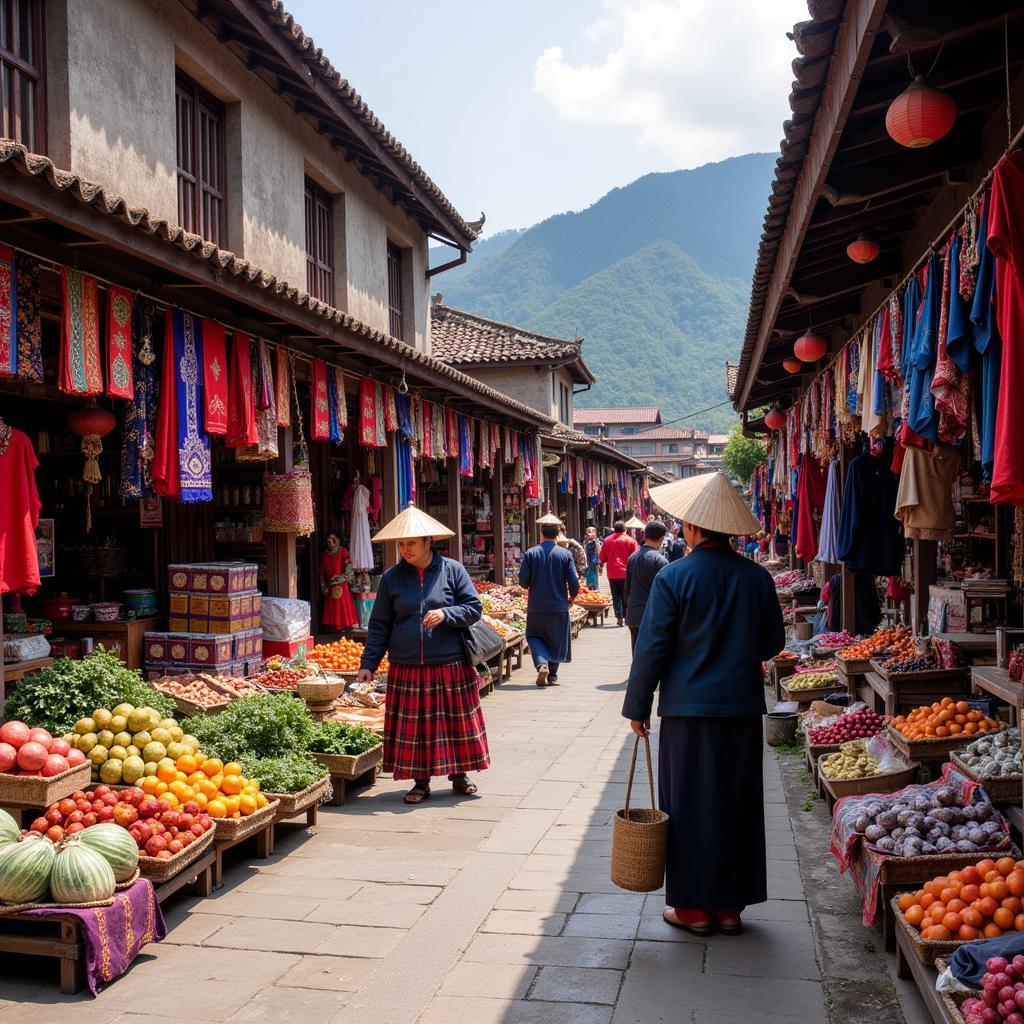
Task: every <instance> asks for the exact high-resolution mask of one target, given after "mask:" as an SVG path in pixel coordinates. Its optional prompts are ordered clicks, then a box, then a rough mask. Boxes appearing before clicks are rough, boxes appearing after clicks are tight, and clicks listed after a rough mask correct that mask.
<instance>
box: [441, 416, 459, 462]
mask: <svg viewBox="0 0 1024 1024" xmlns="http://www.w3.org/2000/svg"><path fill="white" fill-rule="evenodd" d="M444 438H445V441H444V446H445V449H446V451H447V454H448V458H450V459H457V458H458V457H459V420H458V417H457V416H456V415H455V413H454V411H453V410H451V409H445V411H444Z"/></svg>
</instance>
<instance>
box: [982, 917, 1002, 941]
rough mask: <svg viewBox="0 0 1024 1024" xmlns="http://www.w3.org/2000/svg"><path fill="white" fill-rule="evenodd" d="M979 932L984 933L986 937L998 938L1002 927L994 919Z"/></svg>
mask: <svg viewBox="0 0 1024 1024" xmlns="http://www.w3.org/2000/svg"><path fill="white" fill-rule="evenodd" d="M981 934H982V935H984V936H985V938H986V939H998V938H999V936H1000V935H1002V934H1003V929H1002V928H1000V927H999V925H997V924H996V923H995V922H994V921H990V922H989V923H988V924H987V925H985V927H984V928H982V930H981Z"/></svg>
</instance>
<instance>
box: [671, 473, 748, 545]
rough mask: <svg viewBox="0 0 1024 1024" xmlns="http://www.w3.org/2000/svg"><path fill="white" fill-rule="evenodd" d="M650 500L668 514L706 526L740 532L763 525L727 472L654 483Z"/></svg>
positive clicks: (705, 527) (733, 533)
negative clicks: (729, 478) (730, 480)
mask: <svg viewBox="0 0 1024 1024" xmlns="http://www.w3.org/2000/svg"><path fill="white" fill-rule="evenodd" d="M651 500H652V501H653V502H654V503H655V504H656V505H657V506H658V508H661V509H664V510H665V511H666V512H667V513H668V514H669V515H672V516H675V517H676V518H677V519H682V520H683V522H685V523H689V524H690V525H691V526H699V527H700V528H701V529H704V530H714V531H715V532H716V533H728V534H732V535H733V536H737V535H739V534H743V533H757V531H758V530H760V529H761V524H760V523H759V522H758V521H757V519H756V518H755V517H754V514H753V512H751V511H750V509H749V508H748V507H747V505H746V504H745V503H744V501H743V499H742V498H741V497H740V496H739V495H738V494H737V493H736V488H735V487H733V485H732V484H731V483H729V481H728V479H727V478H726V475H725V474H724V473H720V472H718V473H704V474H703V475H701V476H691V477H688V478H687V479H685V480H674V481H673V482H672V483H670V484H662V485H661V486H659V487H652V488H651Z"/></svg>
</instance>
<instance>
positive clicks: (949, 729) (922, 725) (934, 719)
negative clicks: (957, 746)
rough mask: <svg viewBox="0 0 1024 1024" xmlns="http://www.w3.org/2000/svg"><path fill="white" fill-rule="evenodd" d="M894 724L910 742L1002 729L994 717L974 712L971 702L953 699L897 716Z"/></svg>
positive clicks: (949, 698) (893, 721)
mask: <svg viewBox="0 0 1024 1024" xmlns="http://www.w3.org/2000/svg"><path fill="white" fill-rule="evenodd" d="M892 725H893V728H894V729H895V730H896V731H897V732H899V733H901V734H902V735H903V736H905V737H906V738H907V739H908V740H937V739H942V738H944V737H948V736H960V735H961V734H962V735H964V736H975V735H977V734H978V733H982V732H993V731H996V730H999V729H1001V728H1002V725H1001V723H999V722H997V721H996V720H995V719H994V718H989V717H988V716H987V715H983V714H982V713H981V712H980V711H974V710H972V708H971V705H970V704H968V703H967V701H965V700H960V701H954V700H953V698H952V697H943V698H942V700H940V701H937V702H936V703H934V704H925V705H923V706H921V707H919V708H914V710H913V711H911V712H910V714H909V715H897V717H896V718H894V719H893V720H892Z"/></svg>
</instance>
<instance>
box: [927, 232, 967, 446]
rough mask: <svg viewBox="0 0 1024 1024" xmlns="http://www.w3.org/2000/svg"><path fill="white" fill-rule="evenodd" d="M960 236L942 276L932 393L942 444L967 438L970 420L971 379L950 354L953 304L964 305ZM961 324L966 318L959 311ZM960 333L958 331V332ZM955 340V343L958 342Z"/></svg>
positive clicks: (945, 264) (951, 250) (950, 245)
mask: <svg viewBox="0 0 1024 1024" xmlns="http://www.w3.org/2000/svg"><path fill="white" fill-rule="evenodd" d="M960 245H961V242H960V236H959V235H954V236H953V239H952V241H951V242H950V244H949V248H948V249H947V250H946V259H945V262H944V266H943V274H942V305H941V311H940V313H939V338H938V351H937V354H936V358H935V374H934V376H933V377H932V384H931V391H932V395H933V396H934V398H935V410H936V412H938V414H939V434H938V436H939V440H940V441H943V442H945V443H946V444H957V443H958V442H959V441H960V440H962V438H963V437H964V436H965V435H966V434H967V422H968V419H969V418H970V407H971V401H970V378H969V377H968V376H967V374H966V373H964V371H963V370H962V369H961V368H960V367H959V366H958V365H957V363H956V362H955V361H954V359H953V358H952V356H950V354H949V345H948V342H949V327H950V313H951V303H954V302H955V303H957V304H958V305H959V304H961V303H962V301H963V300H962V299H961V297H960V284H959V276H960ZM957 312H959V314H960V315H959V318H958V321H957V322H958V323H959V324H962V323H963V321H964V316H963V313H962V311H961V310H958V311H957ZM958 329H959V328H958ZM955 340H956V339H954V341H955Z"/></svg>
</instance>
